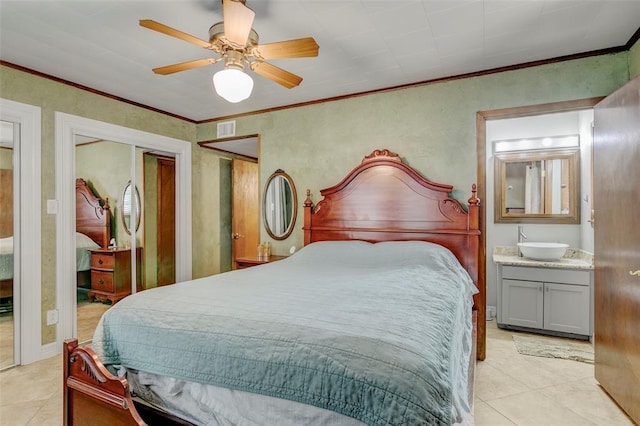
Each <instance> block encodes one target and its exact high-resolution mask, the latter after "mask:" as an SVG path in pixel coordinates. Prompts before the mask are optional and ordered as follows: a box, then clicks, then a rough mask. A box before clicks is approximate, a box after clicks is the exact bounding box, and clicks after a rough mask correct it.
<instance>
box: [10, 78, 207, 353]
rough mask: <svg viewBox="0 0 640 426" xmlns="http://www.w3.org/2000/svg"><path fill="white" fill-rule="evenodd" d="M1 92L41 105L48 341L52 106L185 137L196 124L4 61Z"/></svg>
mask: <svg viewBox="0 0 640 426" xmlns="http://www.w3.org/2000/svg"><path fill="white" fill-rule="evenodd" d="M0 94H1V96H2V97H3V98H4V99H9V100H12V101H16V102H22V103H25V104H29V105H34V106H38V107H40V108H41V109H42V110H41V113H42V157H41V161H42V206H43V207H42V208H43V211H42V312H43V315H42V343H43V344H47V343H51V342H54V341H55V326H47V325H46V315H44V313H45V312H46V311H47V310H50V309H55V308H56V300H55V299H56V283H55V277H56V267H55V262H56V253H55V245H56V242H55V234H56V231H55V216H54V215H48V214H46V211H45V210H44V209H45V208H46V205H47V203H46V200H47V199H55V147H54V141H55V118H54V114H55V112H56V111H60V112H65V113H68V114H74V115H78V116H82V117H87V118H91V119H94V120H99V121H103V122H107V123H113V124H117V125H119V126H124V127H129V128H133V129H138V130H142V131H146V132H151V133H156V134H160V135H164V136H170V137H174V138H177V139H182V140H186V141H190V142H193V140H194V137H195V124H193V123H189V122H186V121H183V120H179V119H176V118H172V117H169V116H167V115H165V114H159V113H156V112H153V111H150V110H148V109H144V108H138V107H136V106H133V105H130V104H127V103H123V102H120V101H117V100H115V99H111V98H108V97H105V96H100V95H96V94H94V93H91V92H88V91H85V90H80V89H77V88H75V87H72V86H69V85H66V84H61V83H57V82H55V81H52V80H49V79H45V78H42V77H38V76H35V75H33V74H29V73H25V72H22V71H19V70H16V69H13V68H10V67H6V66H0ZM195 156H197V154H195ZM194 163H197V161H196V160H194ZM195 167H196V165H195V164H194V168H195ZM194 189H195V185H194ZM193 211H194V215H195V214H197V212H198V201H197V200H194V208H193ZM196 235H197V233H194V241H195V240H197V236H196ZM194 245H195V242H194Z"/></svg>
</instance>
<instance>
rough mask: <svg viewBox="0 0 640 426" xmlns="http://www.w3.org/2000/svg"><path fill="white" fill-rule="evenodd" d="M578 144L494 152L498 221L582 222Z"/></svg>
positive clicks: (496, 218)
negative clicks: (561, 147)
mask: <svg viewBox="0 0 640 426" xmlns="http://www.w3.org/2000/svg"><path fill="white" fill-rule="evenodd" d="M579 155H580V151H579V149H578V148H571V149H556V150H544V151H542V150H541V151H523V152H508V153H505V152H498V153H496V154H495V222H512V223H576V224H577V223H580V214H579V210H580V204H579V202H578V200H579V188H580V186H579V182H578V176H579V159H580V157H579Z"/></svg>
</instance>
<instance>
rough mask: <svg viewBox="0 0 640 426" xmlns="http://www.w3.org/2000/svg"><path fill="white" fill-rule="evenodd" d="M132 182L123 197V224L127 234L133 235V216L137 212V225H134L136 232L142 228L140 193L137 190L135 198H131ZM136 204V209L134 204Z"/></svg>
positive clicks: (136, 189)
mask: <svg viewBox="0 0 640 426" xmlns="http://www.w3.org/2000/svg"><path fill="white" fill-rule="evenodd" d="M131 192H132V191H131V181H129V182H127V185H126V186H125V187H124V191H123V195H122V223H123V225H124V230H125V231H126V233H127V234H129V235H131V229H132V222H131V215H132V213H133V212H134V210H135V223H133V228H134V231H137V230H138V227H139V226H140V193H139V192H138V188H137V187H136V188H135V191H133V192H134V194H135V198H133V199H132V197H131ZM134 202H135V209H134V205H133V203H134Z"/></svg>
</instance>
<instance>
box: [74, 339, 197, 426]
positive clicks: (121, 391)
mask: <svg viewBox="0 0 640 426" xmlns="http://www.w3.org/2000/svg"><path fill="white" fill-rule="evenodd" d="M63 355H64V356H63V360H62V362H63V373H64V374H63V380H64V383H63V391H64V409H63V416H64V417H63V424H64V425H82V426H86V425H91V426H102V425H104V426H129V425H133V426H139V425H150V426H153V425H162V426H165V425H166V426H172V425H180V426H193V425H192V424H191V423H189V422H187V421H184V420H182V419H179V418H177V417H175V416H172V415H171V414H168V413H165V412H163V411H160V410H157V409H154V408H151V407H150V406H148V405H145V404H141V403H137V402H136V401H135V400H133V399H132V398H131V390H130V389H129V383H128V382H127V380H126V379H124V378H118V377H116V376H114V375H113V374H111V373H110V372H109V371H108V370H107V369H106V368H105V366H104V365H103V364H102V362H101V361H100V360H99V359H98V356H97V355H96V354H95V352H93V350H91V348H89V347H87V346H83V347H80V346H78V340H77V339H70V340H65V342H64V352H63Z"/></svg>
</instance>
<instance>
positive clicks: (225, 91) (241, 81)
mask: <svg viewBox="0 0 640 426" xmlns="http://www.w3.org/2000/svg"><path fill="white" fill-rule="evenodd" d="M213 87H214V88H215V89H216V93H217V94H218V95H220V96H221V97H222V98H223V99H225V100H226V101H229V102H231V103H234V104H235V103H238V102H241V101H244V100H245V99H247V98H248V97H249V96H251V91H252V90H253V79H252V78H251V77H250V76H249V75H248V74H246V73H245V72H244V71H243V70H242V68H241V67H238V66H235V65H227V66H226V67H225V68H224V69H223V70H220V71H218V72H217V73H215V74H214V75H213Z"/></svg>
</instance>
